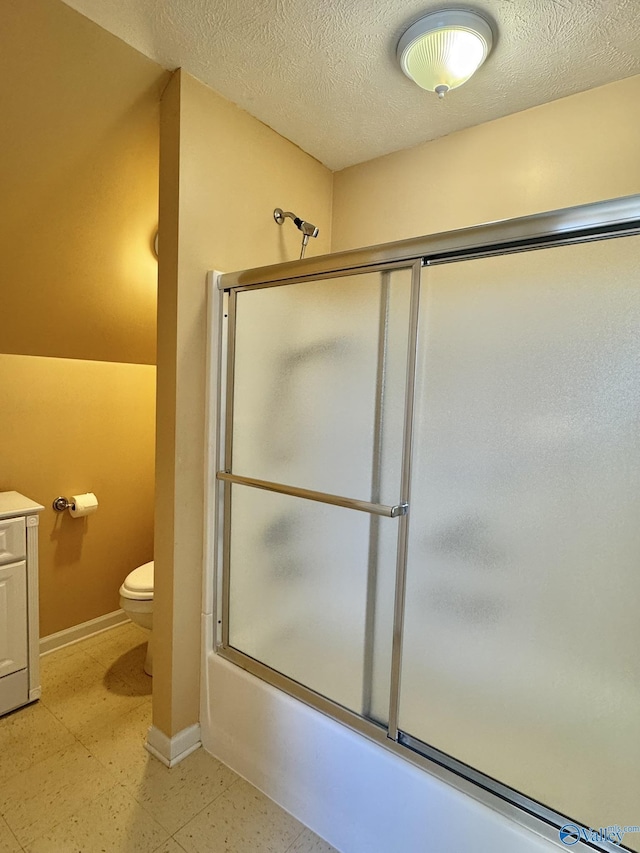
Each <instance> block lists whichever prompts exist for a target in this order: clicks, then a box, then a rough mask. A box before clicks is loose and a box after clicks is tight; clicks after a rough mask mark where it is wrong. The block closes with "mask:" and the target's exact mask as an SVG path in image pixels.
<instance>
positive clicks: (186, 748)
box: [145, 723, 202, 767]
mask: <svg viewBox="0 0 640 853" xmlns="http://www.w3.org/2000/svg"><path fill="white" fill-rule="evenodd" d="M145 746H146V748H147V750H148V751H149V752H150V753H151V755H153V756H155V757H156V758H157V759H158V761H161V762H162V763H163V764H164V765H166V766H167V767H175V765H176V764H179V763H180V762H181V761H182V760H183V759H184V758H186V757H187V755H191V753H192V752H195V751H196V749H198V748H199V747H201V746H202V740H201V738H200V723H196V724H195V725H193V726H189V728H188V729H182V731H181V732H178V734H177V735H174V736H173V737H168V736H167V735H166V734H165V733H164V732H161V731H160V729H157V728H156V727H155V726H151V728H150V729H149V733H148V734H147V742H146V743H145Z"/></svg>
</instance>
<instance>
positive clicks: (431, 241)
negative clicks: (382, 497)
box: [213, 195, 640, 853]
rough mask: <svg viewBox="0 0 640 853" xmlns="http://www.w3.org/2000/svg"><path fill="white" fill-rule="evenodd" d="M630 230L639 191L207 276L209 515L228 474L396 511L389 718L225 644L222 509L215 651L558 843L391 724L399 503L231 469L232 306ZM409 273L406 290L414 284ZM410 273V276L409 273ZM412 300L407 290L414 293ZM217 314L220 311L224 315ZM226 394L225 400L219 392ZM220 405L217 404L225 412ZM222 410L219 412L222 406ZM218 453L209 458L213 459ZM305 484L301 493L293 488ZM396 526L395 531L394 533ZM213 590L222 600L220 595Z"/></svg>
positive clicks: (521, 798)
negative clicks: (250, 296)
mask: <svg viewBox="0 0 640 853" xmlns="http://www.w3.org/2000/svg"><path fill="white" fill-rule="evenodd" d="M638 234H640V195H634V196H628V197H625V198H620V199H614V200H610V201H604V202H596V203H594V204H589V205H583V206H580V207H574V208H567V209H563V210H559V211H553V212H550V213H543V214H536V215H534V216H528V217H521V218H518V219H513V220H508V221H504V222H496V223H490V224H487V225H481V226H476V227H473V228H466V229H462V230H459V231H453V232H447V233H443V234H437V235H434V236H426V237H418V238H414V239H412V240H405V241H400V242H395V243H389V244H383V245H379V246H373V247H370V248H366V249H355V250H351V251H347V252H342V253H337V254H334V255H323V256H320V257H316V258H308V259H306V260H303V261H294V262H291V263H285V264H277V265H273V266H268V267H260V268H256V269H251V270H244V271H240V272H235V273H225V274H222V275H219V276H218V278H217V288H218V290H219V291H222V292H224V293H225V294H228V297H229V308H228V325H227V326H224V325H223V332H222V334H221V335H220V336H219V337H220V340H221V341H222V340H224V339H226V337H227V336H228V346H227V351H226V353H223V352H220V354H219V358H220V364H222V363H223V361H224V359H225V357H226V358H227V359H228V360H227V365H226V371H224V372H223V375H224V376H226V381H223V382H220V388H221V391H222V394H221V400H220V407H219V409H218V412H219V415H218V423H217V425H214V426H217V427H218V430H217V434H218V435H222V436H223V437H224V441H223V442H222V444H223V452H222V453H221V456H222V458H221V459H220V460H219V463H220V464H219V468H220V470H219V471H218V473H217V475H216V477H217V482H218V483H219V484H220V485H222V486H223V488H219V489H217V490H216V493H217V499H216V501H215V502H214V504H213V505H214V506H215V507H216V516H217V517H218V518H219V517H220V515H219V513H220V507H221V505H223V506H224V507H228V506H229V505H230V489H231V483H233V482H238V483H243V484H244V485H248V486H253V487H256V488H266V489H269V490H273V491H279V492H281V493H284V494H296V495H299V496H300V497H307V498H310V499H311V500H321V501H326V499H327V498H328V499H329V501H328V502H332V503H335V504H337V505H340V506H349V505H350V503H339V501H347V502H351V503H360V504H363V506H353V505H351V506H350V508H352V509H361V510H363V511H365V512H370V513H371V512H373V513H377V514H379V515H391V516H392V517H393V511H395V513H396V515H398V516H399V518H400V522H401V524H402V529H401V531H400V535H399V551H398V565H397V569H396V597H395V607H394V645H393V658H392V660H393V662H392V672H391V684H392V690H391V706H390V719H389V724H388V725H387V724H384V725H382V724H380V723H377V722H375V721H374V720H372V719H367V718H365V717H363V716H360V715H359V714H357V713H355V712H353V711H351V710H349V709H347V708H345V707H343V706H341V705H339V704H337V703H336V702H334V701H332V700H330V699H327V698H326V697H325V696H322V695H321V694H319V693H317V692H315V691H314V690H311V689H310V688H308V687H306V686H304V685H303V684H300V683H299V682H297V681H295V680H293V679H291V678H289V677H288V676H286V675H283V674H282V673H280V672H277V671H276V670H274V669H272V668H271V667H269V666H267V665H266V664H264V663H261V662H260V661H258V660H256V659H254V658H252V657H250V656H249V655H247V654H245V653H243V652H241V651H239V650H238V649H235V648H234V647H233V646H232V645H231V644H230V643H229V569H230V566H229V555H230V544H231V543H230V535H231V531H230V526H231V525H230V518H229V513H228V512H224V516H223V517H224V522H223V537H222V540H223V543H222V549H221V551H217V560H216V563H217V564H218V567H219V568H218V574H219V570H220V568H221V569H222V588H221V589H220V585H219V584H218V589H219V591H220V592H221V595H219V596H218V602H217V608H218V613H219V614H220V621H221V622H222V632H221V636H220V637H219V639H218V640H217V641H216V642H215V644H214V645H215V649H214V650H215V652H216V653H217V654H219V655H220V656H221V657H223V658H224V659H226V660H228V661H229V662H230V663H233V664H235V665H237V666H239V667H241V668H242V669H244V670H246V671H247V672H249V673H251V674H252V675H254V676H256V677H258V678H260V679H262V680H263V681H266V682H267V683H269V684H271V685H273V686H274V687H276V688H278V689H280V690H282V691H283V692H285V693H288V694H289V695H291V696H293V697H294V698H296V699H299V700H301V701H302V702H305V703H306V704H308V705H310V706H311V707H312V708H315V709H316V710H318V711H320V712H321V713H324V714H326V715H328V716H329V717H331V718H333V719H335V720H337V721H338V722H340V723H342V724H344V725H347V726H348V727H349V728H351V729H353V730H354V731H357V732H359V733H360V734H362V735H364V736H365V737H367V738H369V739H370V740H372V741H374V742H376V743H378V744H379V745H381V746H383V747H385V748H386V749H388V750H390V751H392V752H394V753H395V754H397V755H399V756H401V757H403V758H404V759H406V760H409V761H410V762H412V763H413V764H416V765H417V766H419V767H421V768H423V769H424V770H426V771H428V772H429V773H430V774H432V775H434V776H436V777H438V778H440V779H442V780H443V781H444V782H446V783H448V784H450V785H452V786H454V787H455V788H457V789H458V790H461V791H462V792H464V793H465V794H468V795H469V796H471V797H472V798H474V799H476V800H478V801H480V802H482V803H484V804H485V805H487V806H488V807H490V808H492V809H494V810H495V811H498V812H500V813H501V814H503V815H505V816H506V817H508V818H510V819H512V820H514V821H515V822H517V823H519V824H520V825H522V826H525V827H527V828H528V829H530V830H532V831H533V832H535V833H537V834H539V835H541V836H543V837H545V838H547V839H549V840H551V841H554V842H556V843H558V829H559V828H560V827H561V826H563V824H565V823H567V820H568V818H567V816H566V815H562V814H561V813H559V812H556V811H554V810H553V809H551V808H549V807H547V806H546V805H544V804H542V803H540V802H537V801H535V800H533V799H532V798H530V797H528V796H526V795H525V794H522V793H521V792H519V791H517V790H515V789H512V788H509V787H508V786H506V785H504V784H502V783H500V782H499V781H497V780H495V779H493V778H491V777H489V776H487V775H485V774H483V773H482V772H480V771H477V770H475V769H474V768H472V767H469V766H467V765H465V764H463V763H462V762H460V761H458V760H457V759H455V758H453V757H451V756H449V755H446V754H445V753H443V752H441V751H440V750H438V749H436V748H434V747H431V746H429V745H428V744H426V743H423V742H422V741H420V740H418V739H417V738H414V737H412V736H410V735H408V734H406V733H405V732H402V731H399V730H398V727H397V707H398V701H399V680H400V655H401V630H400V629H401V623H402V617H403V607H404V572H405V567H406V566H405V564H406V554H403V553H402V549H403V547H404V546H403V538H404V539H405V542H404V545H406V525H407V524H408V516H407V515H405V512H406V504H405V498H404V496H403V498H402V500H401V501H400V502H399V503H398V504H397V505H396V506H394V507H390V506H384V505H378V504H374V503H368V502H364V501H360V502H352V501H351V499H348V498H341V497H339V496H335V495H326V494H324V493H311V492H309V490H303V489H295V488H294V487H288V486H284V485H282V484H274V483H268V482H266V481H258V480H253V481H252V480H251V478H243V477H239V476H238V475H234V474H232V473H231V470H230V469H231V452H232V435H231V432H232V429H231V427H232V421H231V417H232V412H233V362H234V358H235V309H236V304H235V303H236V294H237V293H239V292H242V291H246V290H254V289H261V288H265V287H274V286H283V285H285V286H286V285H287V284H299V283H302V282H305V281H309V282H310V281H317V280H318V279H322V278H325V277H326V278H336V277H340V276H348V275H356V274H359V273H363V272H374V271H378V270H379V271H383V270H391V269H397V268H406V267H410V266H413V267H414V270H415V269H416V267H418V268H419V267H420V266H423V265H424V266H432V265H435V264H441V263H449V262H453V261H457V260H462V259H470V258H478V257H489V256H496V255H504V254H509V253H514V252H524V251H532V250H535V249H538V248H543V247H552V246H564V245H570V244H575V243H584V242H589V241H593V240H604V239H610V238H615V237H623V236H631V235H638ZM415 278H416V276H415V274H414V290H415ZM418 282H419V275H418ZM414 303H415V299H414ZM225 316H226V315H225ZM416 329H417V304H414V306H413V311H412V321H411V329H410V332H411V336H412V340H411V341H410V354H409V368H408V370H409V374H411V371H412V369H413V368H414V367H415V350H416V337H417V335H416ZM225 398H226V399H225ZM405 402H406V418H405V439H404V442H403V444H404V450H403V462H402V465H403V481H404V483H403V486H404V487H405V489H404V492H405V494H406V495H407V498H408V485H409V484H408V477H409V474H410V444H411V426H412V412H411V406H412V395H411V392H410V391H409V393H408V399H407V400H406V401H405ZM225 409H226V411H225ZM223 412H224V414H223ZM217 461H218V460H216V462H217ZM303 492H306V494H302V493H303ZM403 531H404V532H403ZM220 598H221V599H222V601H220ZM582 844H583V845H584V846H586V847H590V848H592V849H595V850H601V851H607V853H615V851H619V850H624V849H628V848H625V847H624V846H623V845H619V844H613V843H609V842H601V843H596V842H584V841H583V842H582Z"/></svg>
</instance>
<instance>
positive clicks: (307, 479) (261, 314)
mask: <svg viewBox="0 0 640 853" xmlns="http://www.w3.org/2000/svg"><path fill="white" fill-rule="evenodd" d="M410 284H411V271H410V270H408V269H404V270H398V271H394V272H391V273H379V272H376V273H368V274H366V275H355V276H346V277H341V278H337V279H332V280H324V281H317V282H309V283H304V284H297V285H286V286H282V287H270V288H265V289H263V290H252V291H245V292H240V293H238V297H237V298H238V302H237V329H236V369H235V401H234V422H233V465H232V469H233V473H234V474H239V475H245V476H250V477H255V478H258V479H262V480H270V481H272V482H278V483H283V484H286V485H291V486H300V487H303V488H307V489H313V490H317V491H323V492H329V493H332V494H340V495H345V496H348V497H355V498H360V499H362V500H371V499H372V493H373V491H375V490H376V489H375V483H374V480H373V479H372V474H373V465H374V452H375V441H376V423H377V418H378V416H379V415H380V411H379V410H380V406H381V404H382V424H381V427H382V429H383V432H384V436H385V438H384V459H383V463H384V466H385V470H386V472H387V473H386V476H385V477H384V478H383V480H382V484H381V487H380V488H379V489H377V491H378V492H379V494H378V495H377V497H375V498H374V499H375V500H376V501H377V502H382V503H386V504H395V503H397V502H398V498H399V485H400V462H399V459H400V452H401V441H400V439H401V436H402V417H403V411H404V407H403V402H404V377H405V371H406V352H407V336H408V312H409V296H410ZM385 372H386V374H387V375H386V376H385V375H383V374H385ZM381 383H383V384H384V388H385V391H384V395H381V394H380V388H381Z"/></svg>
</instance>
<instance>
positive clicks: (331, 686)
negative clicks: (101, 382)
mask: <svg viewBox="0 0 640 853" xmlns="http://www.w3.org/2000/svg"><path fill="white" fill-rule="evenodd" d="M414 266H415V265H414ZM417 274H418V273H417V272H416V277H415V284H416V287H415V288H414V290H415V291H416V292H417ZM412 277H414V276H413V271H412V267H408V268H403V269H396V270H382V271H374V272H368V273H364V274H360V275H352V276H341V277H338V278H334V279H326V278H325V279H323V280H320V281H314V282H303V283H299V284H287V285H283V286H277V287H268V288H262V289H257V290H256V289H251V290H247V291H240V292H238V293H236V294H235V305H233V306H232V311H231V313H232V315H233V316H232V322H233V329H234V334H235V339H234V350H235V352H234V360H233V370H232V374H231V380H230V381H231V384H232V393H231V395H230V400H231V408H232V414H231V418H230V423H231V426H230V433H229V438H230V441H229V443H228V448H227V453H228V459H227V466H226V467H227V470H228V473H229V480H228V485H227V488H228V490H229V495H228V517H229V522H228V523H229V555H228V559H229V572H228V576H229V583H228V589H227V591H226V594H227V597H228V602H229V610H228V643H229V646H230V647H232V648H234V649H236V650H238V651H240V652H242V653H244V654H246V655H249V656H250V657H252V658H254V659H255V660H257V661H259V662H261V663H263V664H265V665H266V666H269V667H270V668H272V669H274V670H276V671H277V672H279V673H281V674H283V675H286V676H287V677H289V678H291V679H293V680H295V681H297V682H299V683H300V684H302V685H304V686H305V687H307V688H309V689H311V690H314V691H316V692H317V693H319V694H321V695H323V696H325V697H327V698H329V699H331V700H333V701H335V702H337V703H339V704H340V705H343V706H344V707H346V708H348V709H351V710H353V711H356V712H357V713H359V714H365V715H367V716H370V717H373V718H376V719H382V720H384V719H386V715H387V713H388V706H389V660H390V655H391V633H392V622H393V589H394V578H395V570H396V559H397V557H396V555H397V538H398V518H397V517H391V516H398V515H399V514H400V513H401V512H402V511H403V509H402V508H400V504H401V503H402V501H401V491H402V482H401V471H402V464H401V458H402V449H403V447H402V444H403V434H404V421H405V395H406V390H407V358H408V345H409V316H410V307H411V293H412ZM343 499H344V500H343ZM354 505H355V509H354ZM385 516H387V517H385Z"/></svg>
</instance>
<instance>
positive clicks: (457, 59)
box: [398, 9, 493, 98]
mask: <svg viewBox="0 0 640 853" xmlns="http://www.w3.org/2000/svg"><path fill="white" fill-rule="evenodd" d="M492 43H493V33H492V31H491V27H490V25H489V23H488V22H487V21H485V19H484V18H482V17H481V16H480V15H478V14H476V13H475V12H466V11H462V10H455V9H449V10H446V11H443V12H433V13H432V14H430V15H426V16H425V17H424V18H421V19H420V20H419V21H417V22H416V23H415V24H413V26H411V27H409V29H408V30H407V31H406V33H405V34H404V35H403V36H402V38H401V39H400V41H399V43H398V60H399V62H400V66H401V68H402V70H403V71H404V73H405V74H406V75H407V77H410V78H411V80H413V81H414V82H415V83H417V84H418V86H420V87H421V88H422V89H427V91H429V92H436V93H437V94H438V96H439V97H440V98H443V97H444V96H445V94H446V93H447V92H448V91H449V89H456V88H457V87H458V86H461V85H462V84H463V83H465V82H466V81H467V80H468V79H469V77H471V76H472V75H473V74H474V73H475V72H476V71H477V70H478V68H480V66H481V65H482V63H483V62H484V61H485V59H486V58H487V56H488V55H489V51H490V50H491V45H492Z"/></svg>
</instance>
